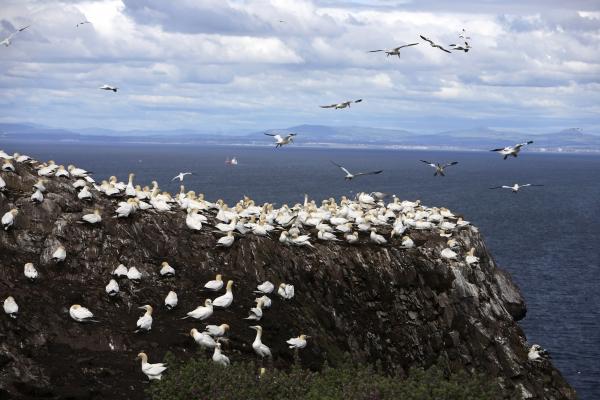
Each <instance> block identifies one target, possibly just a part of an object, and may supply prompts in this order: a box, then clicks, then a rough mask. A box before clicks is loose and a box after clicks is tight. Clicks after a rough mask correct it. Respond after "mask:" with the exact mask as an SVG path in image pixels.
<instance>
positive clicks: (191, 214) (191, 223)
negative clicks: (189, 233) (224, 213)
mask: <svg viewBox="0 0 600 400" xmlns="http://www.w3.org/2000/svg"><path fill="white" fill-rule="evenodd" d="M200 217H203V216H202V215H199V214H198V210H197V209H194V208H190V209H188V212H187V216H186V217H185V224H186V225H187V227H188V228H190V229H192V230H195V231H199V230H201V229H202V219H201V218H200Z"/></svg>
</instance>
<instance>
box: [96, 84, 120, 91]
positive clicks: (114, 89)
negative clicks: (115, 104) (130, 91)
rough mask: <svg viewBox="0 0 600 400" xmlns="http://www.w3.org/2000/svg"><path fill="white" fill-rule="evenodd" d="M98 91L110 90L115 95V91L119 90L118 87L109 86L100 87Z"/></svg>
mask: <svg viewBox="0 0 600 400" xmlns="http://www.w3.org/2000/svg"><path fill="white" fill-rule="evenodd" d="M98 89H101V90H112V91H113V92H115V93H117V90H119V88H118V87H114V86H109V85H102V86H100V87H99V88H98Z"/></svg>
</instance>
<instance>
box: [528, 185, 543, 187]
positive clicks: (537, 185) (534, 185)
mask: <svg viewBox="0 0 600 400" xmlns="http://www.w3.org/2000/svg"><path fill="white" fill-rule="evenodd" d="M529 186H532V187H533V186H544V185H534V184H530V185H529Z"/></svg>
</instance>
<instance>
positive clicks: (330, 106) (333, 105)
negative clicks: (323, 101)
mask: <svg viewBox="0 0 600 400" xmlns="http://www.w3.org/2000/svg"><path fill="white" fill-rule="evenodd" d="M336 106H337V104H331V105H329V106H319V107H321V108H333V107H336Z"/></svg>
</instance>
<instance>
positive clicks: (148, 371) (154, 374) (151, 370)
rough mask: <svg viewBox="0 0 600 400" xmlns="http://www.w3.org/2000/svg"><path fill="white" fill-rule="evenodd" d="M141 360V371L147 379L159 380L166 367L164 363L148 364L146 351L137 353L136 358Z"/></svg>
mask: <svg viewBox="0 0 600 400" xmlns="http://www.w3.org/2000/svg"><path fill="white" fill-rule="evenodd" d="M137 359H141V360H142V372H143V373H144V374H145V375H146V376H147V377H148V379H149V380H154V379H156V380H160V379H161V378H162V374H163V372H165V370H166V369H167V366H166V365H165V364H164V363H156V364H150V363H149V362H148V356H147V355H146V353H144V352H141V353H140V354H138V355H137V357H136V360H137Z"/></svg>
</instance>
